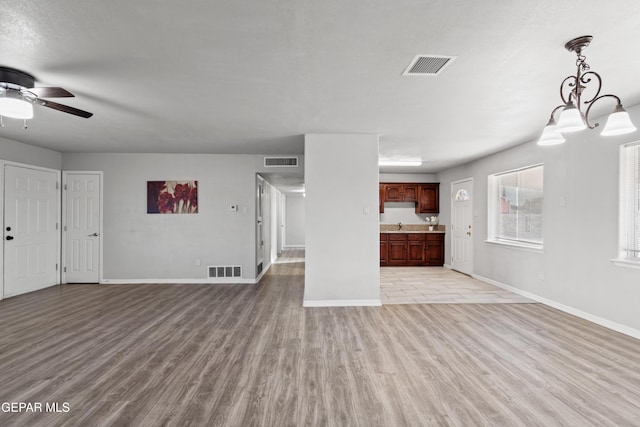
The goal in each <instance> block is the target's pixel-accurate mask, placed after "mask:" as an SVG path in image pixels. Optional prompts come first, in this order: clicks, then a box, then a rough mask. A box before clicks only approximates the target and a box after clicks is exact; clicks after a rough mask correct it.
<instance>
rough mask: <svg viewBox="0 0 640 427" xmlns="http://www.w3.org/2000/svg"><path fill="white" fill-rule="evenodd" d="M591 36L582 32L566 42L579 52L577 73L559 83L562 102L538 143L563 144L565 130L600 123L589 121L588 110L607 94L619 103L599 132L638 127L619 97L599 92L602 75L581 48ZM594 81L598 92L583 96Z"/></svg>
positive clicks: (614, 132) (619, 132)
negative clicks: (587, 96) (591, 68)
mask: <svg viewBox="0 0 640 427" xmlns="http://www.w3.org/2000/svg"><path fill="white" fill-rule="evenodd" d="M591 40H593V37H591V36H582V37H577V38H575V39H573V40H570V41H568V42H567V43H566V44H565V45H564V47H565V48H566V49H567V50H568V51H569V52H575V53H576V55H577V56H578V59H577V60H576V67H577V71H576V75H575V76H568V77H566V78H565V79H564V80H563V81H562V83H561V84H560V98H561V99H562V102H563V104H562V105H559V106H557V107H556V108H554V109H553V111H552V112H551V117H550V118H549V122H548V123H547V125H546V126H545V128H544V130H543V131H542V135H541V136H540V139H539V140H538V145H555V144H562V143H563V142H565V139H564V137H563V136H562V133H570V132H577V131H580V130H583V129H587V128H589V129H594V128H596V127H598V126H599V123H594V124H591V123H589V112H590V111H591V107H593V104H594V103H595V102H596V101H599V100H601V99H604V98H613V99H615V100H616V102H617V104H616V107H615V109H614V110H613V113H611V114H610V115H609V117H608V119H607V123H606V124H605V126H604V129H602V132H601V133H600V135H603V136H611V135H624V134H627V133H631V132H635V131H636V127H635V126H634V125H633V123H631V119H630V118H629V113H627V112H626V111H625V109H624V108H622V102H621V101H620V98H619V97H618V96H616V95H612V94H605V95H600V89H601V88H602V78H601V77H600V74H598V73H596V72H595V71H590V67H589V64H587V63H586V59H587V57H586V56H584V55H583V54H582V50H583V49H584V48H586V47H587V46H589V43H591ZM592 82H594V83H595V84H594V85H593V87H594V90H595V94H594V95H593V96H591V97H590V98H588V99H583V98H582V97H583V95H584V94H583V92H584V91H585V89H587V88H588V87H590V86H589V84H590V83H592ZM558 111H561V112H560V116H559V117H558V120H557V122H556V119H555V115H556V113H557V112H558Z"/></svg>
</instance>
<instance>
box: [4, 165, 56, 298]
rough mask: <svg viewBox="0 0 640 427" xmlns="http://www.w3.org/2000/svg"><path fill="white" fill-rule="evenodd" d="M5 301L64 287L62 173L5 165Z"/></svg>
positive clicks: (32, 167) (24, 166)
mask: <svg viewBox="0 0 640 427" xmlns="http://www.w3.org/2000/svg"><path fill="white" fill-rule="evenodd" d="M3 180H4V183H3V191H4V196H3V202H4V206H3V213H4V215H3V218H4V221H3V224H2V227H3V230H4V239H3V273H2V275H3V286H2V295H0V296H1V297H2V298H7V297H11V296H15V295H20V294H24V293H27V292H31V291H35V290H38V289H42V288H46V287H49V286H53V285H56V284H58V283H60V274H59V271H60V270H59V260H60V249H59V248H60V231H59V224H60V185H59V182H60V172H59V171H55V170H51V169H46V168H39V167H36V166H28V165H19V164H10V163H4V170H3Z"/></svg>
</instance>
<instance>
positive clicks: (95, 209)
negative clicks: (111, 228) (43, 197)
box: [62, 172, 101, 283]
mask: <svg viewBox="0 0 640 427" xmlns="http://www.w3.org/2000/svg"><path fill="white" fill-rule="evenodd" d="M62 178H63V185H64V193H63V199H64V200H63V202H64V208H65V209H64V255H65V257H64V267H65V268H64V272H63V280H64V283H100V259H101V257H100V248H101V244H100V242H101V240H100V239H101V225H100V212H101V197H100V194H101V191H100V185H101V173H100V172H64V173H63V177H62Z"/></svg>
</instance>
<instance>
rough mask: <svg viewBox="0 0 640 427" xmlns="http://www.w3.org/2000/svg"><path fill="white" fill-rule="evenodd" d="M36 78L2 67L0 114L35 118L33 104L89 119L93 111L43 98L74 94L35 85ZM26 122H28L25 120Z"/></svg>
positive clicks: (57, 88) (65, 96)
mask: <svg viewBox="0 0 640 427" xmlns="http://www.w3.org/2000/svg"><path fill="white" fill-rule="evenodd" d="M34 82H35V78H34V77H33V76H32V75H30V74H27V73H25V72H23V71H20V70H15V69H13V68H8V67H0V116H5V117H11V118H14V119H24V120H26V119H31V118H33V104H36V105H41V106H43V107H47V108H52V109H54V110H58V111H62V112H63V113H69V114H73V115H74V116H79V117H84V118H85V119H88V118H89V117H91V116H93V113H90V112H88V111H84V110H79V109H77V108H74V107H69V106H68V105H63V104H58V103H57V102H53V101H49V100H47V99H42V98H69V97H73V96H74V95H73V94H72V93H71V92H69V91H68V90H66V89H63V88H61V87H33V84H34ZM25 123H26V122H25Z"/></svg>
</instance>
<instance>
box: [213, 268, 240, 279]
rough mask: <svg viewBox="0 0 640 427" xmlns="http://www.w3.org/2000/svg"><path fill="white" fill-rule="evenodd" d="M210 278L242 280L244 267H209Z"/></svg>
mask: <svg viewBox="0 0 640 427" xmlns="http://www.w3.org/2000/svg"><path fill="white" fill-rule="evenodd" d="M209 277H210V278H226V277H233V278H241V277H242V266H240V265H214V266H209Z"/></svg>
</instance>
